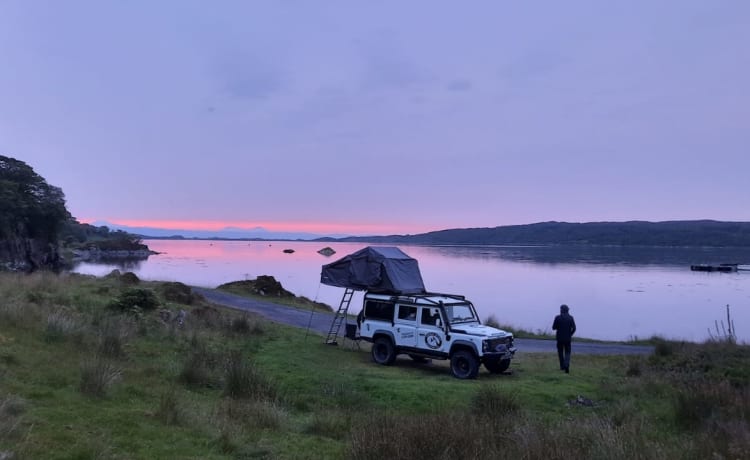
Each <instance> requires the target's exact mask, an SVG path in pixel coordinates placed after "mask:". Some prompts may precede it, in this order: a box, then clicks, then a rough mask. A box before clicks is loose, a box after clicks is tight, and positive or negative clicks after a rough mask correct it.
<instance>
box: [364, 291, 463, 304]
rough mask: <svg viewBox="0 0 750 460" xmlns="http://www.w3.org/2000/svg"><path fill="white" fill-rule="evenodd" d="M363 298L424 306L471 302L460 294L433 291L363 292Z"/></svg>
mask: <svg viewBox="0 0 750 460" xmlns="http://www.w3.org/2000/svg"><path fill="white" fill-rule="evenodd" d="M365 299H375V300H383V301H391V302H399V303H410V304H415V305H425V306H437V305H439V304H441V303H442V304H443V305H456V304H461V305H465V304H467V303H471V302H469V301H468V300H466V298H465V297H464V296H462V295H456V294H439V293H435V292H428V293H425V294H413V295H398V294H379V293H370V292H368V293H365Z"/></svg>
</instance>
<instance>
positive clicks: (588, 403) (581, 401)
mask: <svg viewBox="0 0 750 460" xmlns="http://www.w3.org/2000/svg"><path fill="white" fill-rule="evenodd" d="M568 405H569V406H584V407H594V406H595V404H594V401H592V400H590V399H588V398H584V397H583V396H581V395H578V396H576V398H575V399H571V400H570V401H568Z"/></svg>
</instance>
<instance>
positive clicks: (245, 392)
mask: <svg viewBox="0 0 750 460" xmlns="http://www.w3.org/2000/svg"><path fill="white" fill-rule="evenodd" d="M224 395H225V396H229V397H231V398H248V399H254V400H264V399H267V400H273V399H275V398H276V390H275V389H274V387H273V385H271V383H270V382H269V381H268V380H267V379H266V378H265V376H263V375H262V374H261V373H260V372H258V370H257V369H256V368H255V366H253V365H252V364H251V363H250V362H249V361H248V360H246V359H244V358H243V357H242V354H240V353H239V352H233V353H231V354H230V355H229V358H228V359H227V362H226V369H225V374H224Z"/></svg>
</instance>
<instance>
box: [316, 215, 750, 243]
mask: <svg viewBox="0 0 750 460" xmlns="http://www.w3.org/2000/svg"><path fill="white" fill-rule="evenodd" d="M316 241H339V242H368V243H401V244H426V245H550V244H556V245H617V246H662V247H663V246H693V247H696V246H703V247H750V222H719V221H714V220H691V221H667V222H644V221H630V222H588V223H569V222H540V223H536V224H528V225H509V226H503V227H494V228H457V229H450V230H440V231H435V232H429V233H421V234H417V235H389V236H368V237H365V236H363V237H346V238H338V239H336V238H320V239H318V240H316Z"/></svg>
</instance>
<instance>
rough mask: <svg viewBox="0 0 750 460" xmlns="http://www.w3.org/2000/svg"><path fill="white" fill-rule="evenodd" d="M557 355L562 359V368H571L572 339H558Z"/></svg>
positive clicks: (564, 369)
mask: <svg viewBox="0 0 750 460" xmlns="http://www.w3.org/2000/svg"><path fill="white" fill-rule="evenodd" d="M557 357H558V358H559V359H560V370H563V371H566V370H568V369H569V368H570V340H567V341H561V340H558V341H557Z"/></svg>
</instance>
